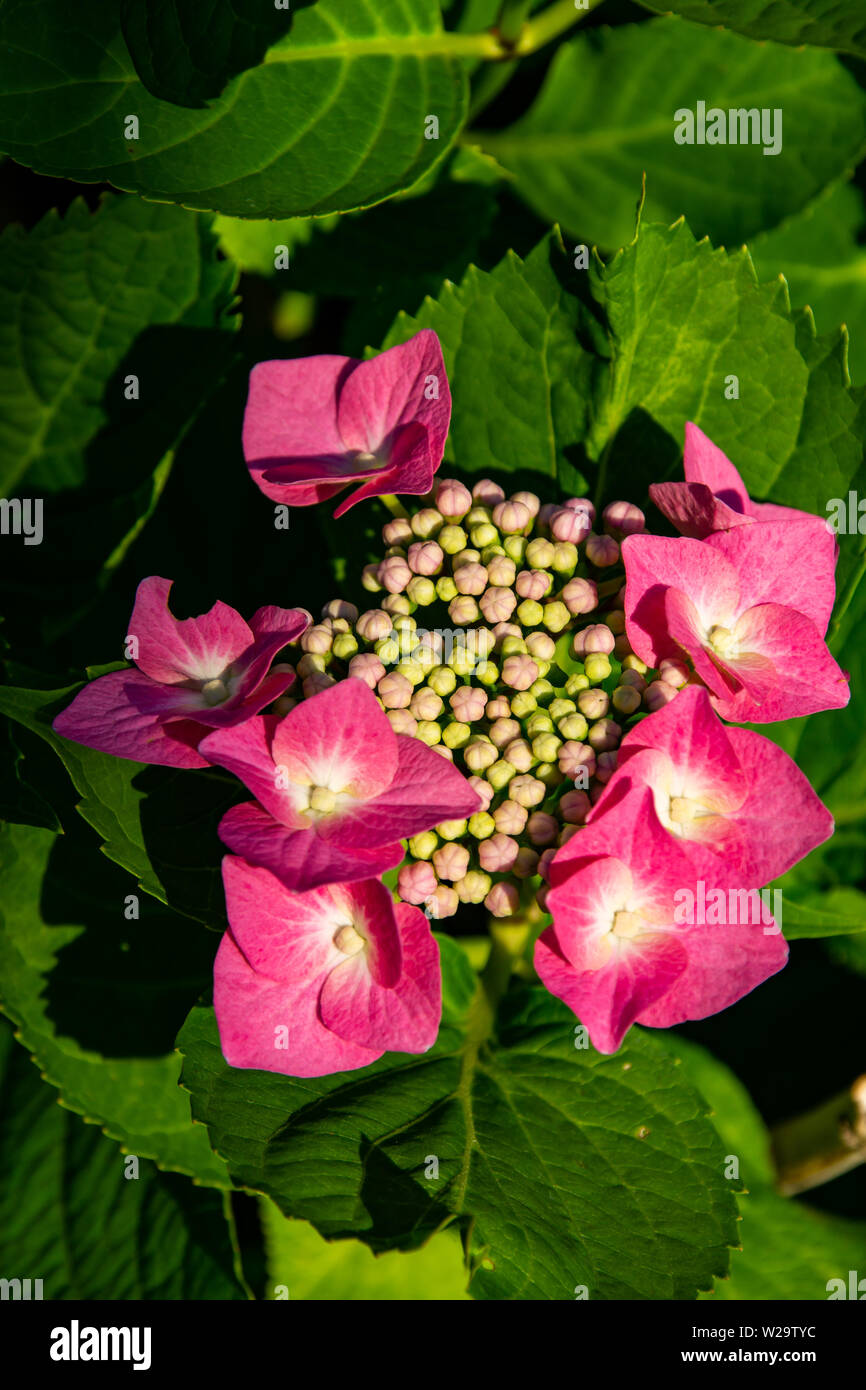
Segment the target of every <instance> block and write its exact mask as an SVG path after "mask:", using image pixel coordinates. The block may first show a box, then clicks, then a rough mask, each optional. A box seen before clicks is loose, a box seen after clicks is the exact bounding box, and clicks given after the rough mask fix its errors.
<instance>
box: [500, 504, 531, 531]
mask: <svg viewBox="0 0 866 1390" xmlns="http://www.w3.org/2000/svg"><path fill="white" fill-rule="evenodd" d="M493 521H494V524H495V525H496V526H498V527H499V529H500V531H502V532H503V533H504V534H505V535H506V536H515V535H519V534H521V533H523V532H525V531H526V530H527V528H528V527H529V526H530V525H531V524H532V513H531V512H530V510H529V508H528V507H527V506H526V505H525V504H524V503H523V502H514V501H508V502H497V504H496V506H495V507H494V508H493Z"/></svg>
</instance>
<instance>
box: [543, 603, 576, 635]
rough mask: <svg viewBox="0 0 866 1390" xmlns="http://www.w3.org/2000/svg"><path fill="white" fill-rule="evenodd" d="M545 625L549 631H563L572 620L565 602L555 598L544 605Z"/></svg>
mask: <svg viewBox="0 0 866 1390" xmlns="http://www.w3.org/2000/svg"><path fill="white" fill-rule="evenodd" d="M542 621H543V622H544V626H545V627H546V628H547V630H548V632H563V631H564V629H565V628H567V627H568V624H569V622H570V621H571V614H570V613H569V611H568V609H567V608H566V606H565V604H564V603H560V602H559V600H558V599H554V600H553V602H551V603H546V604H545V605H544V617H543V620H542Z"/></svg>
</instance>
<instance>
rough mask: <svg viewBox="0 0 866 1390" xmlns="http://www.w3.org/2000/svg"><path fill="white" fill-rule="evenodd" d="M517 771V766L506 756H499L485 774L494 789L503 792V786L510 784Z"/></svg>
mask: <svg viewBox="0 0 866 1390" xmlns="http://www.w3.org/2000/svg"><path fill="white" fill-rule="evenodd" d="M516 772H517V768H516V767H513V766H512V764H511V763H509V762H506V760H505V758H499V759H498V760H497V761H496V762H495V763H493V765H492V766H491V767H488V769H487V772H486V773H485V776H486V778H487V780H488V782H489V783H490V785H491V787H493V789H494V791H497V792H501V791H502V788H503V787H507V786H508V783H509V782H510V781H511V779H512V777H514V775H515V774H516Z"/></svg>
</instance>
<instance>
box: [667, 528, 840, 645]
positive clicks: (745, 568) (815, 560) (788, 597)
mask: <svg viewBox="0 0 866 1390" xmlns="http://www.w3.org/2000/svg"><path fill="white" fill-rule="evenodd" d="M707 545H709V546H712V547H713V549H714V550H716V551H717V552H718V553H719V554H720V555H724V556H725V558H726V559H727V560H729V561H730V563H731V564H732V565H733V566H734V568H735V569H736V571H737V573H738V574H739V576H740V605H741V608H742V609H746V608H753V607H755V605H757V604H759V603H778V604H781V605H783V606H784V607H785V608H794V609H796V610H797V612H798V613H804V614H805V616H806V617H807V618H811V620H812V622H813V623H814V624H815V626H816V627H817V628H818V630H819V631H820V632H821V634H822V635H823V634H824V633H825V632H826V631H827V624H828V623H829V621H830V614H831V613H832V611H833V604H834V602H835V598H836V580H835V568H836V539H835V537H834V536H833V535H832V534H831V533H830V532H829V531H828V530H827V529H826V527H825V526H823V525H822V524H821V523H820V522H818V524H817V526H816V525H815V523H814V522H813V521H808V520H807V521H797V520H793V521H784V522H782V521H772V522H767V523H766V524H765V525H756V526H739V527H737V529H736V530H734V531H727V532H725V533H724V534H721V535H716V536H710V537H709V539H708V540H707ZM680 587H684V586H682V585H681V586H680Z"/></svg>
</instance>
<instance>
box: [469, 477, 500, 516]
mask: <svg viewBox="0 0 866 1390" xmlns="http://www.w3.org/2000/svg"><path fill="white" fill-rule="evenodd" d="M472 496H473V498H474V499H475V501H476V502H478V503H479V504H480V505H481V506H482V507H490V508H491V509H492V508H493V507H495V506H496V505H497V503H499V502H501V501H502V500H503V498H504V497H505V493H504V492H503V491H502V488H501V487H500V486H499V484H498V483H494V482H493V480H492V478H481V479H480V480H479V482H477V483H476V484H475V486H474V487H473V489H472Z"/></svg>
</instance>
